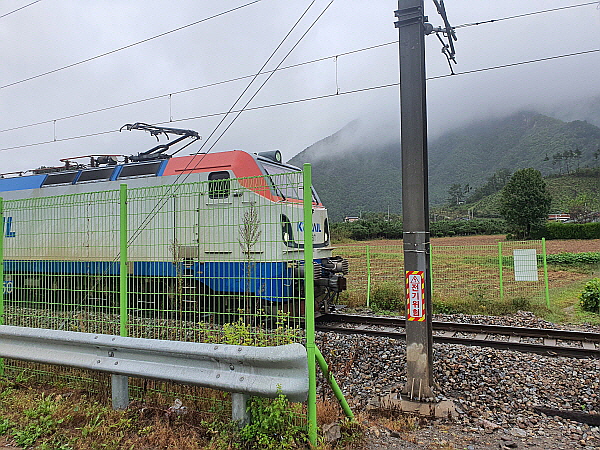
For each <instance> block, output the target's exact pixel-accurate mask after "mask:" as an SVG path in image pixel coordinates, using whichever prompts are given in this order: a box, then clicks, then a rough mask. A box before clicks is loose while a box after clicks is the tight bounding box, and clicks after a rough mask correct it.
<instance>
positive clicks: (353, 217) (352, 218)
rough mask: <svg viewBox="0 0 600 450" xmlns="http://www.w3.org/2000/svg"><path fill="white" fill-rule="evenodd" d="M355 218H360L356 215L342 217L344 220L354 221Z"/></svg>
mask: <svg viewBox="0 0 600 450" xmlns="http://www.w3.org/2000/svg"><path fill="white" fill-rule="evenodd" d="M357 220H360V218H359V217H356V216H346V217H344V222H356V221H357Z"/></svg>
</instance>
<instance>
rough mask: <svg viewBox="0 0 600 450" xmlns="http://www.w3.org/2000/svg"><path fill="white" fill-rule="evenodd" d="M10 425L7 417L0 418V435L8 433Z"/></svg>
mask: <svg viewBox="0 0 600 450" xmlns="http://www.w3.org/2000/svg"><path fill="white" fill-rule="evenodd" d="M11 427H12V423H11V421H10V420H9V419H5V418H4V419H0V435H4V434H6V433H8V430H10V429H11Z"/></svg>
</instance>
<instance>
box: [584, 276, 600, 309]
mask: <svg viewBox="0 0 600 450" xmlns="http://www.w3.org/2000/svg"><path fill="white" fill-rule="evenodd" d="M579 300H580V304H581V307H582V308H583V309H584V310H585V311H590V312H594V313H599V312H600V278H594V279H593V280H590V281H588V282H587V284H586V285H585V288H584V290H583V292H582V293H581V295H580V296H579Z"/></svg>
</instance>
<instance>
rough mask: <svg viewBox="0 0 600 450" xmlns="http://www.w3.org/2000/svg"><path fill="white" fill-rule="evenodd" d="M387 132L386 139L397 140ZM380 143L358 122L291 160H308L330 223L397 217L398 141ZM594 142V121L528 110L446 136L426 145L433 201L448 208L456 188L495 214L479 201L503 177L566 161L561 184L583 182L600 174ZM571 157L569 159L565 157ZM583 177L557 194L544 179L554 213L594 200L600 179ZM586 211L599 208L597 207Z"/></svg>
mask: <svg viewBox="0 0 600 450" xmlns="http://www.w3.org/2000/svg"><path fill="white" fill-rule="evenodd" d="M389 131H390V132H389V133H387V134H386V136H393V135H394V136H397V135H399V133H397V132H394V130H389ZM378 139H379V136H377V140H376V139H375V138H374V137H373V136H366V135H361V134H360V127H359V126H358V124H356V123H352V124H349V125H347V126H346V127H344V128H343V129H341V130H340V131H338V132H337V133H335V134H334V135H332V136H330V137H328V138H326V139H323V140H322V141H320V142H317V143H315V144H314V145H312V146H310V147H308V148H307V149H305V150H304V151H302V152H301V153H299V154H298V155H296V156H295V157H294V158H292V160H290V163H292V164H294V165H296V166H302V164H303V163H305V162H310V163H312V165H313V183H314V185H315V187H316V189H317V192H319V195H320V197H321V199H322V200H323V203H324V204H325V205H326V206H327V208H328V210H329V213H330V217H331V220H332V221H334V222H338V221H342V220H343V218H344V217H345V216H357V217H358V216H360V215H361V213H362V214H363V215H364V213H365V212H368V211H371V212H377V211H378V212H383V211H388V208H389V210H390V212H391V213H395V214H398V213H400V212H401V203H402V199H401V175H400V172H401V170H400V144H399V142H397V141H395V142H394V141H393V140H392V139H391V138H390V139H387V140H386V141H385V142H383V143H382V142H380V141H379V140H378ZM599 142H600V128H598V127H596V126H594V125H592V124H589V123H587V122H583V121H573V122H563V121H560V120H557V119H553V118H550V117H547V116H544V115H542V114H538V113H534V112H521V113H517V114H512V115H510V116H507V117H504V118H500V119H489V120H486V121H481V122H479V123H474V124H471V125H468V126H465V127H463V128H460V129H457V130H454V131H451V132H449V133H446V134H444V135H443V136H440V137H439V138H437V139H435V140H432V141H430V143H429V196H430V201H431V204H432V205H433V206H441V205H443V204H445V203H447V200H448V197H449V195H448V190H449V188H451V187H452V186H453V185H456V186H460V196H462V197H464V198H463V199H462V200H464V201H465V202H467V203H468V204H470V205H473V206H476V208H475V211H476V213H477V214H479V213H482V214H494V208H493V205H486V204H485V203H486V202H483V200H484V199H485V198H486V197H488V196H489V195H490V194H493V192H495V191H497V190H498V189H501V188H502V183H504V182H505V180H506V175H507V173H508V172H513V171H516V170H518V169H522V168H527V167H532V168H535V169H537V170H539V171H540V172H541V173H543V174H544V175H553V176H554V175H556V176H557V177H558V176H559V175H562V176H563V177H565V175H566V174H567V170H566V164H568V165H569V170H568V172H569V173H570V174H571V175H569V176H568V177H565V178H564V179H563V181H564V182H565V183H566V182H567V179H571V180H574V179H580V180H581V179H582V178H583V174H584V173H585V172H586V171H593V170H596V171H597V170H598V166H599V165H600V159H599V158H600V156H598V155H599V154H600V153H598V143H599ZM565 152H566V153H567V158H566V159H564V154H565ZM571 153H572V154H573V157H570V156H569V155H571ZM555 154H560V155H563V156H561V158H563V159H561V160H560V161H559V160H558V159H557V160H556V163H555V164H553V162H554V158H553V155H555ZM578 167H579V169H578ZM574 175H575V176H574ZM571 177H573V178H571ZM561 178H562V177H561ZM588 178H589V179H588V180H587V181H585V182H584V181H581V183H583V184H582V185H579V183H580V181H577V182H576V183H575V184H574V185H573V189H572V190H570V189H566V188H567V187H568V186H559V187H557V189H556V190H555V189H553V188H552V184H553V183H554V181H552V182H549V190H550V192H551V194H552V196H553V197H554V198H555V199H556V200H555V202H554V203H553V206H552V208H553V211H557V212H568V206H569V205H568V202H569V201H572V200H573V199H575V198H576V195H573V191H577V192H587V191H588V186H592V185H594V186H596V187H595V189H596V195H595V196H594V195H592V196H591V198H592V199H593V200H594V202H595V203H597V202H600V196H598V195H597V193H598V192H600V191H599V190H598V186H599V183H600V180H599V177H596V178H595V179H594V178H593V177H588ZM563 181H560V182H561V183H562V182H563ZM557 182H558V181H557ZM569 183H570V181H569ZM465 187H468V189H466V190H467V192H465ZM454 199H455V200H456V197H454ZM459 200H460V199H459ZM479 202H483V203H482V204H478V203H479ZM455 203H456V202H455ZM459 206H460V207H464V206H466V205H459ZM592 208H593V209H595V210H596V211H597V210H600V205H597V206H595V207H592ZM465 211H466V208H465ZM495 214H496V215H497V208H496V212H495ZM465 215H466V214H465Z"/></svg>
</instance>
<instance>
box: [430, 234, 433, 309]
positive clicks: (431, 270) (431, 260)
mask: <svg viewBox="0 0 600 450" xmlns="http://www.w3.org/2000/svg"><path fill="white" fill-rule="evenodd" d="M429 280H430V284H431V302H432V304H433V245H431V244H429ZM431 312H432V313H433V311H431Z"/></svg>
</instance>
